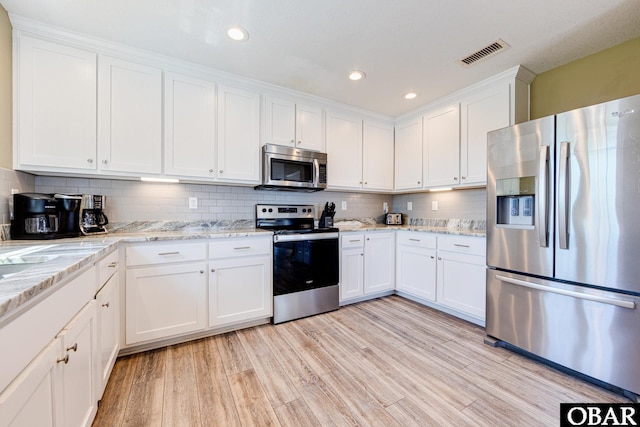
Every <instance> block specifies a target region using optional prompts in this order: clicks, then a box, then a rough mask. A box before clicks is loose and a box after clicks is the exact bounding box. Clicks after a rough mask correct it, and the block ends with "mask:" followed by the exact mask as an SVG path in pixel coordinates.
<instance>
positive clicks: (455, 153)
mask: <svg viewBox="0 0 640 427" xmlns="http://www.w3.org/2000/svg"><path fill="white" fill-rule="evenodd" d="M422 125H423V131H424V134H423V143H424V148H423V155H424V159H423V162H422V164H423V166H422V167H423V180H422V182H423V183H424V186H425V187H439V186H452V185H458V184H459V183H460V106H459V104H457V103H454V104H451V105H447V106H446V107H441V108H437V109H435V110H433V111H429V112H428V113H427V114H425V115H423V116H422Z"/></svg>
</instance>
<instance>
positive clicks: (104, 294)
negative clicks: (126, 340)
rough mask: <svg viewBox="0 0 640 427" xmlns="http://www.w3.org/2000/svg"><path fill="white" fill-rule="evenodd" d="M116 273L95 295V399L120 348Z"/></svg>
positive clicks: (107, 377)
mask: <svg viewBox="0 0 640 427" xmlns="http://www.w3.org/2000/svg"><path fill="white" fill-rule="evenodd" d="M118 285H119V280H118V274H114V275H113V276H111V279H110V280H109V281H108V282H107V284H106V285H104V287H103V288H102V289H101V290H100V292H98V294H97V295H96V309H97V311H98V351H99V352H98V357H99V358H100V363H99V367H100V369H99V371H98V375H97V376H96V399H97V400H100V399H101V398H102V394H103V393H104V389H105V387H106V386H107V381H108V380H109V375H111V370H112V369H113V365H114V364H115V363H116V358H117V357H118V351H119V350H120V287H119V286H118Z"/></svg>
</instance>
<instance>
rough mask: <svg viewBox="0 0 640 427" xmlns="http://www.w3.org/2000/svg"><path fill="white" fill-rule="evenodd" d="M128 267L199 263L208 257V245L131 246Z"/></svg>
mask: <svg viewBox="0 0 640 427" xmlns="http://www.w3.org/2000/svg"><path fill="white" fill-rule="evenodd" d="M125 253H126V263H127V267H131V266H135V265H147V264H166V263H173V262H185V261H197V260H201V259H205V258H206V257H207V246H206V243H170V244H161V245H160V244H153V245H145V246H129V247H127V249H126V252H125Z"/></svg>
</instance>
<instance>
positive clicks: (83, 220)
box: [80, 194, 109, 235]
mask: <svg viewBox="0 0 640 427" xmlns="http://www.w3.org/2000/svg"><path fill="white" fill-rule="evenodd" d="M106 200H107V196H101V195H99V194H93V195H91V194H85V195H83V196H82V202H81V204H80V212H81V213H80V231H81V232H82V234H84V235H90V234H104V233H106V232H107V229H106V228H105V225H107V224H108V223H109V219H108V218H107V216H106V215H105V213H104V211H103V209H104V207H105V202H106Z"/></svg>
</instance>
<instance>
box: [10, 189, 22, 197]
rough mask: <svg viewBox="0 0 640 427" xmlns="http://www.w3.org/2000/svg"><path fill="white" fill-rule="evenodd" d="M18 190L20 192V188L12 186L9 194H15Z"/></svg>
mask: <svg viewBox="0 0 640 427" xmlns="http://www.w3.org/2000/svg"><path fill="white" fill-rule="evenodd" d="M19 192H20V190H18V189H17V188H12V189H11V195H12V196H13V195H14V194H16V193H19Z"/></svg>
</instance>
